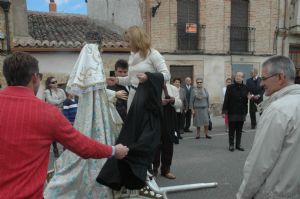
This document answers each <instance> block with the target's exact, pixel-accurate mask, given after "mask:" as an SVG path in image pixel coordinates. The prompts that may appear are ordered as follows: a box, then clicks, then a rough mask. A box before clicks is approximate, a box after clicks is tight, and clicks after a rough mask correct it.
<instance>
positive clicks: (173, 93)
mask: <svg viewBox="0 0 300 199" xmlns="http://www.w3.org/2000/svg"><path fill="white" fill-rule="evenodd" d="M166 86H167V90H168V94H169V96H170V97H174V98H175V102H174V104H173V105H172V106H173V107H174V109H175V111H176V112H178V113H180V110H181V107H182V101H181V99H180V96H179V89H178V88H177V87H176V86H173V85H171V84H169V83H166ZM161 97H162V99H164V98H165V93H164V92H162V96H161Z"/></svg>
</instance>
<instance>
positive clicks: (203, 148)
mask: <svg viewBox="0 0 300 199" xmlns="http://www.w3.org/2000/svg"><path fill="white" fill-rule="evenodd" d="M212 122H213V130H212V132H210V135H212V137H213V139H211V140H209V139H205V138H204V134H203V132H201V138H200V139H199V140H196V139H195V133H194V132H193V133H185V134H183V137H184V139H183V140H181V142H180V144H179V145H175V148H174V158H173V164H172V168H171V170H172V172H174V174H175V175H176V177H177V178H176V179H175V180H168V179H166V178H163V177H161V176H159V177H158V179H157V183H158V184H159V186H161V187H163V186H173V185H181V184H191V183H206V182H217V183H218V187H217V188H211V189H202V190H195V191H187V192H176V193H170V194H168V198H169V199H183V198H185V199H233V198H235V193H236V192H237V190H238V188H239V186H240V183H241V180H242V170H243V166H244V162H245V160H246V157H247V155H248V153H249V150H250V148H251V145H252V142H253V138H254V133H255V131H254V130H250V119H249V117H248V118H247V121H246V123H245V125H244V130H245V133H243V135H242V146H243V147H245V149H246V151H244V152H240V151H234V152H229V151H228V134H227V133H226V132H225V131H224V120H223V118H222V117H220V116H219V117H213V118H212ZM192 129H193V128H192ZM193 130H194V129H193ZM52 163H53V154H52V152H51V160H50V164H49V169H50V168H51V167H52V165H53V164H52Z"/></svg>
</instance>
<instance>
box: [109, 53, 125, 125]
mask: <svg viewBox="0 0 300 199" xmlns="http://www.w3.org/2000/svg"><path fill="white" fill-rule="evenodd" d="M127 73H128V63H127V61H126V60H123V59H119V60H118V61H117V62H116V64H115V76H116V77H125V76H127V75H128V74H127ZM107 88H108V89H110V90H113V91H121V90H123V91H126V93H127V95H128V93H129V88H127V87H125V86H122V85H119V84H115V85H114V86H107ZM116 109H117V111H118V113H119V114H120V116H121V118H122V120H123V121H125V118H126V115H127V100H123V99H119V98H118V99H117V102H116Z"/></svg>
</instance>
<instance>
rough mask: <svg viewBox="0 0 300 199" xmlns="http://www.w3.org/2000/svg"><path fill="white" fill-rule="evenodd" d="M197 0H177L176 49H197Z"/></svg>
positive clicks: (199, 27)
mask: <svg viewBox="0 0 300 199" xmlns="http://www.w3.org/2000/svg"><path fill="white" fill-rule="evenodd" d="M201 27H202V26H200V25H199V21H198V0H177V44H178V50H198V38H199V35H200V34H201V33H199V31H201Z"/></svg>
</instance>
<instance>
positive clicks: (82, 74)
mask: <svg viewBox="0 0 300 199" xmlns="http://www.w3.org/2000/svg"><path fill="white" fill-rule="evenodd" d="M104 88H106V78H105V74H104V69H103V62H102V59H101V56H100V52H99V50H98V44H90V43H89V44H85V46H84V47H83V48H82V50H81V52H80V55H79V57H78V59H77V61H76V63H75V66H74V68H73V70H72V72H71V74H70V78H69V81H68V83H67V87H66V91H67V92H68V93H72V94H75V95H82V94H83V93H87V92H91V91H94V90H98V89H104Z"/></svg>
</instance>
